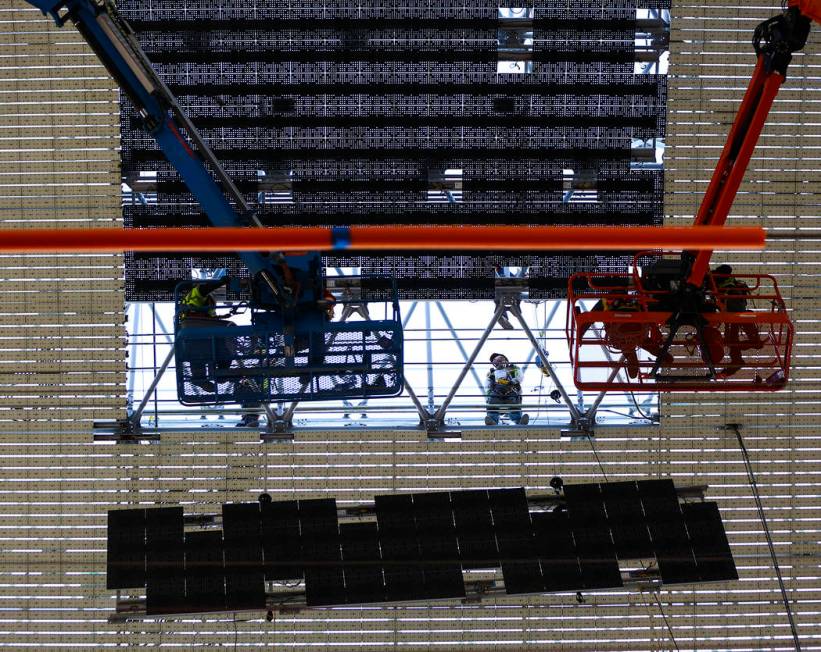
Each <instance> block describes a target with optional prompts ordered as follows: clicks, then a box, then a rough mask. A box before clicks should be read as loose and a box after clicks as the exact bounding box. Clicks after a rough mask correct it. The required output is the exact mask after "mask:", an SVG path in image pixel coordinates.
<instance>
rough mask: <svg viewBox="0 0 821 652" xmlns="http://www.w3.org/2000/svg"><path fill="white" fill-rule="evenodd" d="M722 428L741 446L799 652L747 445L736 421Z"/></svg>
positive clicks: (790, 610)
mask: <svg viewBox="0 0 821 652" xmlns="http://www.w3.org/2000/svg"><path fill="white" fill-rule="evenodd" d="M724 430H732V431H733V432H734V433H735V436H736V439H738V445H739V446H740V447H741V456H742V458H743V459H744V468H745V469H746V470H747V478H748V479H749V481H750V488H751V489H752V491H753V498H754V499H755V506H756V508H757V509H758V517H759V519H760V520H761V525H762V527H763V528H764V536H765V538H766V539H767V547H768V548H769V549H770V557H771V558H772V560H773V568H774V569H775V575H776V577H777V578H778V586H779V587H780V588H781V597H782V599H783V601H784V608H785V609H786V610H787V620H789V621H790V631H791V632H792V638H793V642H794V643H795V649H796V651H797V652H801V643H800V642H799V640H798V629H796V626H795V620H794V619H793V615H792V609H791V608H790V599H789V597H788V596H787V588H786V587H785V586H784V578H783V577H781V568H780V567H779V565H778V557H776V555H775V546H774V545H773V539H772V537H771V536H770V528H769V526H768V525H767V519H766V517H765V516H764V505H763V504H762V503H761V496H759V494H758V484H757V483H756V481H755V474H754V473H753V465H752V464H751V463H750V455H749V453H748V452H747V447H746V446H745V445H744V439H743V438H742V437H741V429H740V427H739V425H738V424H737V423H728V424H727V425H725V426H724Z"/></svg>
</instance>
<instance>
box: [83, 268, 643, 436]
mask: <svg viewBox="0 0 821 652" xmlns="http://www.w3.org/2000/svg"><path fill="white" fill-rule="evenodd" d="M527 297H528V295H527V280H526V279H524V278H498V279H497V280H496V294H495V301H494V310H493V313H492V315H491V316H490V319H489V321H488V322H487V323H486V325H485V327H484V330H483V331H482V334H481V336H480V337H479V339H478V340H477V341H476V342H475V344H473V346H472V348H470V347H469V346H466V343H465V342H463V340H462V335H463V334H464V333H460V332H459V330H458V328H457V327H456V326H455V325H454V323H453V320H452V319H451V315H449V314H448V311H447V309H446V307H445V306H444V305H443V304H442V303H441V302H439V301H433V302H412V303H411V304H410V305H409V306H408V307H407V308H406V310H405V313H406V314H405V316H404V318H403V328H407V327H408V324H409V322H410V320H411V318H412V317H414V316H416V317H417V319H416V321H417V322H418V321H419V319H418V317H419V311H420V310H421V311H422V312H423V314H424V328H423V329H421V332H422V338H421V340H417V341H422V340H423V341H424V344H425V357H424V359H423V360H422V361H416V362H415V364H416V365H418V366H424V368H425V370H426V372H427V373H426V378H427V388H426V392H425V393H424V394H423V395H422V396H423V398H420V393H419V392H418V391H417V388H415V387H414V386H413V385H412V383H411V381H410V380H408V377H407V374H406V379H405V392H404V393H403V395H402V396H401V397H399V402H400V403H401V402H402V400H403V399H404V401H405V402H404V404H403V405H402V404H399V403H398V402H397V400H396V399H392V400H391V401H392V402H391V403H390V404H389V405H388V404H387V403H386V402H383V401H384V399H380V400H378V401H372V402H369V401H368V400H367V399H364V400H361V401H358V402H357V403H353V402H351V401H343V402H341V405H339V406H336V407H335V408H322V409H323V410H324V411H326V412H327V411H328V410H332V411H333V412H334V413H339V415H340V416H341V417H342V421H343V422H344V425H345V427H347V428H352V429H353V430H356V429H358V428H365V427H366V426H364V423H359V424H356V423H355V421H354V420H353V419H351V418H350V415H351V414H357V413H359V414H361V415H362V416H363V418H364V417H365V416H366V415H369V414H371V415H372V414H383V413H392V412H393V413H402V414H405V415H406V416H405V418H407V416H408V415H410V414H414V413H415V414H416V416H417V417H418V422H417V423H416V427H417V428H419V429H420V430H423V431H425V432H426V433H427V435H428V436H429V437H430V438H432V439H446V438H458V437H459V436H460V435H461V431H462V430H463V429H464V427H472V426H460V425H459V421H458V419H457V418H448V414H449V410H451V411H452V410H453V409H454V407H455V406H454V399H455V398H456V397H457V395H460V389H463V385H464V381H465V380H466V379H467V378H468V377H470V385H471V389H470V390H469V392H470V395H474V396H480V397H481V399H480V400H477V401H474V402H473V403H472V404H465V403H464V401H463V402H461V403H459V405H458V411H461V413H462V414H464V413H465V411H466V410H471V411H473V412H474V413H475V414H482V415H483V414H484V412H485V410H486V408H487V407H488V405H487V404H486V403H485V402H484V396H485V387H484V382H483V379H482V378H481V376H480V373H479V372H477V370H476V367H475V365H476V360H477V357H478V356H479V354H480V352H481V350H482V348H483V347H484V346H485V345H486V344H487V342H488V340H489V338H490V336H491V334H492V332H493V330H494V328H496V327H497V326H500V327H502V328H503V329H504V330H505V331H510V330H511V329H513V328H514V327H513V325H512V324H511V323H510V320H509V319H508V318H509V317H510V318H515V319H513V321H514V322H515V323H516V324H517V325H518V326H519V327H520V329H521V330H520V331H519V334H520V336H521V334H522V333H523V334H524V337H525V338H526V341H527V342H528V343H529V345H530V346H529V353H528V354H527V358H526V360H525V361H524V364H523V370H526V369H527V368H528V367H529V366H530V365H531V364H532V363H533V362H534V361H535V362H537V363H538V364H539V366H540V368H541V373H544V375H545V378H546V379H549V381H550V383H551V384H552V386H553V387H554V388H555V389H554V390H553V392H552V394H553V396H554V397H555V401H556V405H553V406H548V407H545V406H542V405H541V404H540V405H539V406H537V409H539V410H544V411H545V412H549V411H552V412H555V411H559V410H565V411H566V412H565V414H566V415H567V419H566V420H565V421H562V422H561V423H558V424H557V423H555V422H554V423H553V424H552V425H548V426H544V425H528V426H519V427H526V428H528V429H546V428H550V429H556V428H557V427H558V428H559V429H560V430H562V433H561V434H562V435H563V436H569V437H585V438H586V437H590V436H591V435H593V434H594V431H595V424H596V415H597V412H598V411H599V409H600V406H601V405H602V401H603V400H604V398H605V392H600V393H599V394H598V395H596V396H595V397H594V398H593V400H592V401H590V400H589V398H587V397H584V396H583V395H582V393H581V392H578V391H577V390H575V388H571V389H570V390H568V389H567V388H566V387H565V386H564V385H563V383H562V381H561V379H560V377H559V374H558V373H557V371H556V368H555V364H554V363H553V362H552V361H551V359H550V351H549V350H547V349H546V348H545V345H544V344H542V343H541V342H540V336H537V333H534V328H535V330H536V331H537V332H538V333H540V334H541V337H544V336H546V333H547V332H548V329H549V326H550V325H551V324H552V323H553V321H554V320H555V319H557V312H558V310H559V308H560V306H561V305H562V304H561V303H560V302H555V303H554V304H553V305H552V306H551V309H550V310H549V311H546V313H545V316H544V320H543V323H541V324H539V325H537V326H534V327H531V324H529V323H528V320H527V319H526V318H525V316H524V314H523V312H522V301H526V300H527ZM356 299H357V296H356V295H355V294H354V295H353V296H351V295H350V294H348V296H346V297H345V301H346V303H344V304H343V309H342V314H341V315H340V321H348V320H350V319H352V318H354V317H359V318H362V319H370V317H371V316H370V312H369V309H368V306H367V304H366V303H364V302H361V301H357V300H356ZM434 314H437V315H438V317H439V318H440V319H441V323H444V325H445V328H444V329H439V330H438V331H437V332H434V329H433V328H432V318H433V315H434ZM559 317H562V316H561V315H559ZM152 318H153V319H154V324H153V325H152V326H151V333H150V334H145V336H147V337H153V340H152V341H153V342H155V343H156V342H157V341H158V339H159V341H160V343H161V344H163V345H164V346H170V350H169V351H168V353H167V355H166V356H165V358H164V359H162V361H161V362H160V363H159V366H157V361H158V359H159V356H157V352H156V348H155V354H154V358H155V361H154V363H153V365H154V367H153V368H154V375H153V379H152V380H151V382H150V384H149V385H148V388H147V390H146V391H145V393H144V395H143V397H142V399H141V400H140V402H139V404H137V406H136V408H134V409H133V410H131V411H130V413H129V416H128V418H127V420H125V421H123V422H119V423H116V424H112V423H110V422H109V423H99V424H95V438H97V439H103V440H111V439H114V440H117V441H129V440H134V439H137V440H143V439H153V438H156V436H157V435H158V434H159V432H161V430H162V429H163V428H160V427H159V425H158V423H154V424H153V427H151V426H149V427H144V425H143V423H142V422H143V419H144V417H145V414H146V410H147V409H148V407H149V405H150V404H151V402H152V400H153V401H154V414H155V415H158V414H162V415H170V416H174V417H175V418H176V419H177V420H179V419H183V420H185V419H188V420H190V419H192V418H194V417H197V418H198V419H205V418H206V417H207V415H214V414H219V415H220V416H221V417H222V416H230V415H238V414H242V413H248V412H262V413H263V414H264V416H265V417H266V418H265V420H264V422H263V426H262V428H261V429H260V436H261V438H262V439H264V440H270V441H277V440H283V439H284V440H288V439H291V438H293V436H294V432H295V431H298V430H300V429H302V428H304V426H301V425H300V424H299V423H298V421H299V420H300V419H298V418H297V417H299V416H304V417H306V418H310V415H312V414H313V413H314V412H315V411H316V410H317V409H318V408H315V407H313V406H306V405H305V404H303V405H302V406H300V404H299V402H297V401H294V402H289V403H275V404H272V405H262V406H260V407H259V408H253V409H249V408H240V407H236V408H224V407H219V408H201V407H199V408H183V407H182V406H179V405H178V404H177V405H176V407H172V408H171V409H163V410H160V409H159V407H158V398H157V396H158V386H159V385H160V381H161V379H162V378H163V376H164V375H165V374H166V372H167V370H168V368H169V367H170V365H171V361H172V360H173V357H174V342H173V334H172V333H171V332H170V331H169V329H168V327H167V326H166V324H165V323H164V322H163V319H162V316H161V315H159V314H158V312H157V311H156V309H154V307H153V305H152ZM562 324H563V320H562ZM139 327H141V324H140V323H139V313H137V316H136V317H135V319H134V322H133V324H132V330H137V329H138V328H139ZM554 328H555V327H554ZM562 328H563V326H562ZM476 330H478V329H476ZM438 333H444V334H445V337H446V338H449V339H447V341H448V342H450V343H452V344H453V345H454V350H455V351H456V352H458V355H459V356H460V357H461V361H460V362H459V363H457V364H461V368H460V370H459V373H458V375H457V376H456V378H455V380H454V381H453V383H452V384H451V385H450V386H449V388H448V389H447V391H446V392H445V393H444V397H443V398H442V396H443V395H442V394H441V393H440V394H439V398H440V400H437V395H436V393H435V392H434V389H433V388H434V374H435V373H436V370H437V366H438V365H440V364H441V363H440V362H439V361H436V360H435V359H434V357H435V356H434V352H433V345H432V343H433V342H434V340H435V339H436V336H437V334H438ZM440 341H441V340H440ZM520 341H521V340H520ZM602 351H603V356H604V357H606V358H607V359H609V360H612V354H611V353H610V352H609V351H608V350H607V349H606V348H604V347H603V348H602ZM554 352H555V351H554ZM131 358H132V359H137V356H136V355H135V354H134V353H132V355H131ZM132 373H134V372H132ZM619 373H622V372H621V370H620V368H619V367H616V368H615V369H614V371H613V373H612V377H611V379H612V378H613V377H615V376H616V375H617V374H619ZM415 382H420V380H419V378H417V380H416V381H415ZM421 382H424V381H421ZM129 388H130V389H131V390H132V393H133V376H132V377H131V378H130V379H129ZM571 392H572V394H571ZM574 394H575V396H574ZM655 397H656V395H655V394H651V395H649V396H648V397H647V398H648V399H649V400H651V401H652V400H654V399H655ZM463 398H464V396H463ZM166 402H168V401H167V400H166ZM633 405H634V406H635V411H636V412H638V414H640V415H641V417H643V416H644V414H643V411H642V407H640V406H639V404H638V403H637V402H635V399H634V401H633ZM491 407H493V406H491ZM498 407H499V408H500V409H502V408H503V407H504V406H498ZM508 407H509V406H508ZM522 407H523V409H528V408H532V407H533V405H532V404H528V403H524V404H523V406H522ZM626 409H628V410H630V415H633V413H634V408H633V407H630V406H628V407H627V408H626ZM650 409H652V407H651V408H650ZM552 412H549V413H552ZM630 415H625V416H630ZM634 418H637V419H638V418H640V417H638V416H635V417H634ZM152 420H154V419H152ZM295 422H296V423H295ZM198 425H199V426H204V427H208V425H207V424H204V423H201V424H198ZM394 427H396V426H394ZM407 427H413V425H412V424H408V426H407ZM478 427H482V428H487V427H493V428H496V427H500V426H496V425H494V426H485V425H483V424H481V425H480V426H478ZM178 428H179V426H177V429H178ZM311 429H313V428H311Z"/></svg>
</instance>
